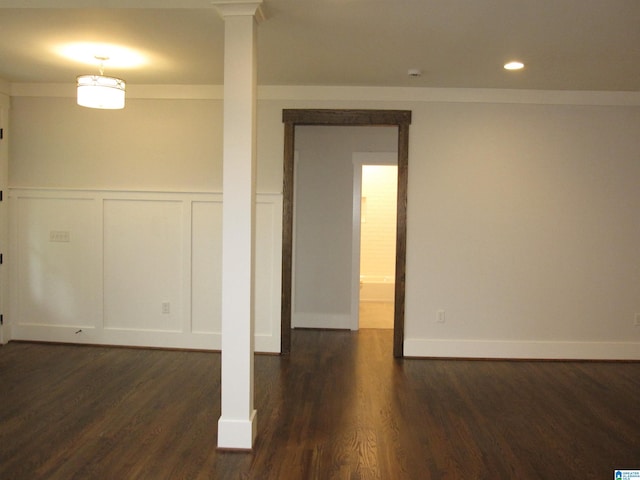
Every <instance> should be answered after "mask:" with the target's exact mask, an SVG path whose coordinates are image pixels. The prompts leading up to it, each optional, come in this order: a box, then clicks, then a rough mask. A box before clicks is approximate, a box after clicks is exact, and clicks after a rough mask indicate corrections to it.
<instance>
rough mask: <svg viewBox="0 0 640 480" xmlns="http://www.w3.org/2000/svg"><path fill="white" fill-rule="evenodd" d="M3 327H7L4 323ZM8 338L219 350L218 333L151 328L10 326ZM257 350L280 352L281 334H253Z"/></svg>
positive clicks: (257, 351)
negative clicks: (154, 329) (152, 329)
mask: <svg viewBox="0 0 640 480" xmlns="http://www.w3.org/2000/svg"><path fill="white" fill-rule="evenodd" d="M5 328H6V326H5ZM10 339H11V340H23V341H34V342H55V343H76V344H82V345H115V346H123V347H148V348H180V349H186V350H211V351H220V349H221V345H222V336H221V334H220V333H189V332H186V333H185V332H163V331H150V330H124V329H101V328H95V327H86V326H73V327H70V326H51V325H33V324H32V325H11V336H10ZM255 351H256V353H280V337H279V335H278V336H275V335H274V336H271V335H256V336H255Z"/></svg>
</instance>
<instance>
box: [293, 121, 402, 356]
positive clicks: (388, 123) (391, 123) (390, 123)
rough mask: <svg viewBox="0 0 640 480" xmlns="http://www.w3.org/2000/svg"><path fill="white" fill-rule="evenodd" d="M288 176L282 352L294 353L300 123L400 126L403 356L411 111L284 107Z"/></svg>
mask: <svg viewBox="0 0 640 480" xmlns="http://www.w3.org/2000/svg"><path fill="white" fill-rule="evenodd" d="M282 114H283V122H284V124H285V125H284V127H285V128H284V175H283V215H282V224H283V225H282V296H281V299H282V302H281V305H282V307H281V352H282V353H283V354H288V353H290V352H291V314H292V261H293V202H294V154H295V131H296V126H302V125H334V126H340V125H344V126H347V125H348V126H392V127H396V128H397V133H398V142H397V169H398V180H397V213H396V255H395V282H394V302H393V303H394V320H393V355H394V357H402V356H403V354H404V353H403V347H404V346H403V343H404V298H405V261H406V212H407V178H408V177H407V172H408V170H407V167H408V147H409V125H410V123H411V112H410V111H407V110H306V109H305V110H297V109H296V110H289V109H286V110H283V112H282Z"/></svg>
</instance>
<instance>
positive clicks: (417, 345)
mask: <svg viewBox="0 0 640 480" xmlns="http://www.w3.org/2000/svg"><path fill="white" fill-rule="evenodd" d="M404 355H405V357H422V358H424V357H426V358H431V357H435V358H505V359H515V358H517V359H548V360H640V343H638V342H566V341H519V340H503V341H500V340H495V341H494V340H426V339H409V340H405V342H404Z"/></svg>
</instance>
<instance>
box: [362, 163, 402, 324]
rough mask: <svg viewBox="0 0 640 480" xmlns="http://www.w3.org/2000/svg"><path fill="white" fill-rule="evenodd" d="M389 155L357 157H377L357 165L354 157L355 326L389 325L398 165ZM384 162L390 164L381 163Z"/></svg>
mask: <svg viewBox="0 0 640 480" xmlns="http://www.w3.org/2000/svg"><path fill="white" fill-rule="evenodd" d="M393 155H394V154H387V155H384V154H383V155H376V154H361V155H360V156H359V157H360V158H361V159H362V161H364V162H367V161H371V160H379V161H381V163H380V164H378V163H375V164H359V161H358V162H357V163H356V158H354V163H356V165H355V170H356V172H354V173H355V175H354V183H356V182H358V180H359V183H360V185H359V186H360V188H359V195H358V197H359V198H357V199H356V198H355V197H356V188H354V202H358V203H359V205H360V215H359V217H360V221H359V222H357V223H358V225H354V227H355V228H359V230H360V235H359V237H360V239H359V242H358V245H357V246H358V252H355V253H356V255H357V257H358V259H359V269H358V270H359V271H358V275H357V276H356V279H357V281H358V297H359V298H357V299H354V300H355V301H356V302H357V305H358V328H383V329H391V328H393V307H394V305H393V300H394V293H395V267H396V266H395V258H396V210H397V205H396V200H397V192H398V167H397V165H395V160H396V159H395V158H394V157H393ZM389 157H391V158H389ZM385 160H386V161H385ZM387 162H390V163H392V164H389V165H387V164H383V163H387ZM354 206H355V204H354ZM354 217H355V216H354ZM354 223H355V222H354ZM355 228H354V230H355ZM354 243H355V242H354ZM356 255H354V257H355V256H356Z"/></svg>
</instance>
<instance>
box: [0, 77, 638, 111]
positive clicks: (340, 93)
mask: <svg viewBox="0 0 640 480" xmlns="http://www.w3.org/2000/svg"><path fill="white" fill-rule="evenodd" d="M0 87H2V84H1V83H0ZM5 89H6V90H7V93H10V94H11V96H13V97H68V98H75V96H76V89H75V83H74V82H70V83H49V84H41V83H12V84H5ZM223 90H224V89H223V86H222V85H127V99H137V98H144V99H182V100H222V99H223ZM261 100H278V101H312V102H325V101H347V102H418V103H434V102H438V103H439V102H442V103H507V104H509V103H512V104H534V105H599V106H640V92H609V91H581V90H521V89H492V88H417V87H349V86H297V85H262V86H259V87H258V101H261Z"/></svg>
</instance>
